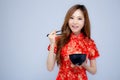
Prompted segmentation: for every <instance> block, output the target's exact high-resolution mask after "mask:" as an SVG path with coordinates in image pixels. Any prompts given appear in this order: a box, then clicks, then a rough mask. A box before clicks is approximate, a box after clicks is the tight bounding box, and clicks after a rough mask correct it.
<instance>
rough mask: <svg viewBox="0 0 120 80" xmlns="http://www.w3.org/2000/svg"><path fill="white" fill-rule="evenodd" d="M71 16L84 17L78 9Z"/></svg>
mask: <svg viewBox="0 0 120 80" xmlns="http://www.w3.org/2000/svg"><path fill="white" fill-rule="evenodd" d="M72 16H81V17H82V16H84V15H83V12H82V10H80V9H77V10H76V11H75V12H74V13H73V14H72Z"/></svg>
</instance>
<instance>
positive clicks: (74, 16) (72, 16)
mask: <svg viewBox="0 0 120 80" xmlns="http://www.w3.org/2000/svg"><path fill="white" fill-rule="evenodd" d="M71 17H75V16H73V15H71ZM77 17H83V18H84V16H77Z"/></svg>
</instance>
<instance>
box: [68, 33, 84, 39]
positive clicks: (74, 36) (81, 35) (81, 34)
mask: <svg viewBox="0 0 120 80" xmlns="http://www.w3.org/2000/svg"><path fill="white" fill-rule="evenodd" d="M83 38H84V35H83V33H80V34H78V35H75V34H74V33H71V36H70V39H79V40H81V39H83Z"/></svg>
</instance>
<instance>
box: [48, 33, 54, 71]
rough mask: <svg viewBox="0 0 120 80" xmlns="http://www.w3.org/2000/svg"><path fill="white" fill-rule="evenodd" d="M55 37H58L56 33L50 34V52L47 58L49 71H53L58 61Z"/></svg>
mask: <svg viewBox="0 0 120 80" xmlns="http://www.w3.org/2000/svg"><path fill="white" fill-rule="evenodd" d="M55 37H56V31H53V32H51V33H50V34H49V36H48V38H49V40H50V50H49V54H48V57H47V69H48V71H52V70H53V68H54V65H55V61H56V54H55V53H54V48H55V45H56V43H55Z"/></svg>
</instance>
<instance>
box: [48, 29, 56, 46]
mask: <svg viewBox="0 0 120 80" xmlns="http://www.w3.org/2000/svg"><path fill="white" fill-rule="evenodd" d="M48 38H49V40H50V43H51V44H55V38H56V31H55V30H54V31H52V32H51V33H50V34H49V35H48Z"/></svg>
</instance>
